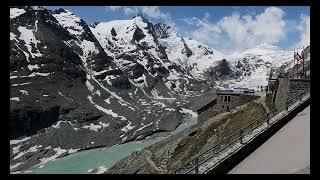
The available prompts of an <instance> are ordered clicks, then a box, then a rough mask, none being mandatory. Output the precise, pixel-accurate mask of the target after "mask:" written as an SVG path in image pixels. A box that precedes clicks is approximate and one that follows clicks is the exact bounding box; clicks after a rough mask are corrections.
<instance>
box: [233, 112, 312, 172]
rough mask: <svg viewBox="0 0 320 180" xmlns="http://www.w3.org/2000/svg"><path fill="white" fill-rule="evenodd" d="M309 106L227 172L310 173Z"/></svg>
mask: <svg viewBox="0 0 320 180" xmlns="http://www.w3.org/2000/svg"><path fill="white" fill-rule="evenodd" d="M309 173H310V106H308V107H307V108H305V109H304V110H303V111H302V112H300V113H299V114H297V116H296V117H294V118H293V119H292V120H291V121H290V122H288V123H287V124H286V125H285V126H284V127H282V128H281V129H280V130H279V131H278V132H277V133H276V134H274V135H273V136H272V137H271V138H270V139H268V140H267V141H266V142H265V143H264V144H263V145H261V146H260V147H259V148H258V149H256V150H255V151H254V152H253V153H252V154H250V155H249V156H248V157H247V158H246V159H244V160H243V161H242V162H241V163H240V164H238V165H237V166H236V167H235V168H233V169H232V170H231V171H230V172H229V173H228V174H309Z"/></svg>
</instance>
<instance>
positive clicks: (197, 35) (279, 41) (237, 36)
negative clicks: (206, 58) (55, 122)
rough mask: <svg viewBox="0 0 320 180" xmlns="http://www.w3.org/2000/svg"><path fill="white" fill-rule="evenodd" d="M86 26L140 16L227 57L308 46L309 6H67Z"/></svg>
mask: <svg viewBox="0 0 320 180" xmlns="http://www.w3.org/2000/svg"><path fill="white" fill-rule="evenodd" d="M47 8H49V9H58V8H64V9H68V10H70V11H72V12H73V13H75V14H76V15H79V16H80V17H81V18H83V19H84V20H85V21H86V22H87V23H93V22H95V21H111V20H118V19H130V18H132V17H133V16H134V15H135V14H137V13H138V12H141V13H143V14H144V16H146V17H147V18H148V19H149V20H150V21H151V22H153V23H159V22H161V23H167V24H169V25H171V26H173V27H174V28H175V29H176V30H177V31H178V32H179V33H180V34H182V35H183V36H186V37H191V38H193V39H196V40H199V41H201V42H204V43H206V44H207V45H209V46H210V47H212V48H214V49H217V50H220V51H222V52H225V53H231V52H234V51H242V50H244V49H247V48H251V47H254V46H257V45H259V44H261V43H268V44H272V45H276V46H278V47H280V48H295V47H302V46H306V45H309V42H310V7H308V6H288V7H287V6H280V7H265V6H239V7H234V6H218V7H215V6H87V7H86V6H67V7H57V6H51V7H47Z"/></svg>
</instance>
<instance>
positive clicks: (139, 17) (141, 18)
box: [132, 12, 149, 23]
mask: <svg viewBox="0 0 320 180" xmlns="http://www.w3.org/2000/svg"><path fill="white" fill-rule="evenodd" d="M132 19H136V20H141V21H143V22H145V23H147V22H149V21H148V19H147V18H146V17H145V16H144V15H143V14H142V13H141V12H139V13H137V14H136V15H135V16H133V17H132Z"/></svg>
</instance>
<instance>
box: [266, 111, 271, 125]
mask: <svg viewBox="0 0 320 180" xmlns="http://www.w3.org/2000/svg"><path fill="white" fill-rule="evenodd" d="M270 117H271V114H270V113H268V115H267V125H269V124H270Z"/></svg>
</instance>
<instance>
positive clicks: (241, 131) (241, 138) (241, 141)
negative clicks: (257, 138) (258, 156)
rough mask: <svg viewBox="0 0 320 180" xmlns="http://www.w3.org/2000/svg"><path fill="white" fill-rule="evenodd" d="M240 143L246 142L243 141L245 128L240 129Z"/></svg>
mask: <svg viewBox="0 0 320 180" xmlns="http://www.w3.org/2000/svg"><path fill="white" fill-rule="evenodd" d="M240 143H241V144H244V143H243V129H241V130H240Z"/></svg>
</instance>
